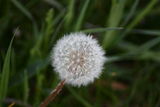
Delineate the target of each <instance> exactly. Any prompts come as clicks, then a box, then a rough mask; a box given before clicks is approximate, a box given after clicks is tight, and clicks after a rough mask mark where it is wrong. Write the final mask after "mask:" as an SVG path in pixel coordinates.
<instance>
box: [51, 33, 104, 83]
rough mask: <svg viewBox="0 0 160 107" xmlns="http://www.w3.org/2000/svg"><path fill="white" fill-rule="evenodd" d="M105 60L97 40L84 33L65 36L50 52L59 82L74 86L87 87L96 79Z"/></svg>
mask: <svg viewBox="0 0 160 107" xmlns="http://www.w3.org/2000/svg"><path fill="white" fill-rule="evenodd" d="M65 59H67V60H65ZM105 59H106V58H105V57H104V51H103V50H102V48H101V47H100V46H99V45H98V43H97V40H96V39H93V38H92V36H90V35H86V34H84V33H71V34H69V35H65V36H64V37H63V38H62V39H60V40H59V41H58V42H57V44H56V45H55V47H54V48H53V51H52V66H53V67H54V68H55V71H56V72H58V74H59V76H60V78H61V80H65V82H66V83H68V84H71V85H74V86H81V85H87V84H89V83H91V82H93V80H94V79H95V78H98V77H99V75H100V74H101V72H102V68H103V64H104V62H105Z"/></svg>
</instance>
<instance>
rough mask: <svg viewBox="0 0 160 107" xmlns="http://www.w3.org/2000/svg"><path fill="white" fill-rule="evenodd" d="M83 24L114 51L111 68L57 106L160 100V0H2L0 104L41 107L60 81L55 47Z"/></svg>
mask: <svg viewBox="0 0 160 107" xmlns="http://www.w3.org/2000/svg"><path fill="white" fill-rule="evenodd" d="M80 31H81V32H85V33H87V34H92V35H93V36H94V38H96V39H98V41H99V43H100V44H101V45H102V47H103V49H104V50H105V51H106V56H107V57H108V60H107V62H106V63H105V66H104V70H103V73H102V75H101V77H100V78H99V79H97V80H96V81H95V82H94V83H92V84H90V85H88V86H86V87H80V88H77V87H73V86H70V85H65V87H64V88H63V90H62V92H61V93H60V94H59V95H58V96H57V97H56V99H55V100H54V101H53V102H52V103H50V105H49V107H160V1H159V0H1V1H0V107H8V106H9V105H10V107H12V106H13V107H38V106H39V104H40V103H41V102H42V101H43V100H44V99H45V98H46V97H47V96H48V95H49V93H50V92H51V91H52V89H54V87H55V86H56V85H57V84H58V83H59V81H60V80H59V77H58V75H57V74H56V73H55V72H54V71H53V68H52V67H51V64H50V51H51V49H52V47H53V46H54V44H55V43H56V41H57V40H58V39H59V38H61V37H62V36H63V35H64V34H67V33H70V32H80Z"/></svg>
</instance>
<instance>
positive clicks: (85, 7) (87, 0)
mask: <svg viewBox="0 0 160 107" xmlns="http://www.w3.org/2000/svg"><path fill="white" fill-rule="evenodd" d="M89 2H90V0H86V1H85V3H84V6H83V7H82V9H81V12H80V15H79V17H78V20H77V23H76V25H75V31H78V30H80V29H81V26H82V23H83V19H84V16H85V13H86V11H87V7H88V5H89Z"/></svg>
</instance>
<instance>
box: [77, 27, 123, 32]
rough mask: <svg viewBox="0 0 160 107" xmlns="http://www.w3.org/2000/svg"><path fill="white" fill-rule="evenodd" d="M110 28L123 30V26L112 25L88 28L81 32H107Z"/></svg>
mask: <svg viewBox="0 0 160 107" xmlns="http://www.w3.org/2000/svg"><path fill="white" fill-rule="evenodd" d="M108 30H123V28H122V27H110V28H93V29H86V30H81V31H80V32H84V33H98V32H105V31H108Z"/></svg>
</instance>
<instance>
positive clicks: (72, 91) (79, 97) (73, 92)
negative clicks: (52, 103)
mask: <svg viewBox="0 0 160 107" xmlns="http://www.w3.org/2000/svg"><path fill="white" fill-rule="evenodd" d="M67 89H68V90H69V91H70V92H71V94H72V95H73V96H74V97H75V98H76V99H77V100H78V101H80V102H81V103H82V104H83V105H84V106H85V107H92V105H91V104H89V103H88V102H87V101H85V100H84V99H83V98H82V97H81V96H80V95H78V94H77V93H76V92H75V91H74V90H73V89H72V88H71V87H67Z"/></svg>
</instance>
